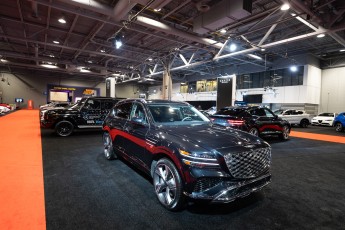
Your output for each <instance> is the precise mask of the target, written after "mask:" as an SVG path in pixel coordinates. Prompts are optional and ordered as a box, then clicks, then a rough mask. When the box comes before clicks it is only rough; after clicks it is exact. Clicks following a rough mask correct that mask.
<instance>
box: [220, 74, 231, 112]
mask: <svg viewBox="0 0 345 230" xmlns="http://www.w3.org/2000/svg"><path fill="white" fill-rule="evenodd" d="M235 91H236V75H231V76H226V77H219V78H217V110H219V109H221V108H223V107H226V106H233V105H234V102H235Z"/></svg>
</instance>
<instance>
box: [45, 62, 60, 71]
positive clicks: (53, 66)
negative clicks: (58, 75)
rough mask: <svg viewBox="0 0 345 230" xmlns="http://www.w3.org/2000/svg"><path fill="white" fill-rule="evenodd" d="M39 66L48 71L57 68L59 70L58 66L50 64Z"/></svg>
mask: <svg viewBox="0 0 345 230" xmlns="http://www.w3.org/2000/svg"><path fill="white" fill-rule="evenodd" d="M41 66H42V67H44V68H48V69H57V68H59V67H58V66H56V65H54V64H53V63H51V62H48V63H43V64H41Z"/></svg>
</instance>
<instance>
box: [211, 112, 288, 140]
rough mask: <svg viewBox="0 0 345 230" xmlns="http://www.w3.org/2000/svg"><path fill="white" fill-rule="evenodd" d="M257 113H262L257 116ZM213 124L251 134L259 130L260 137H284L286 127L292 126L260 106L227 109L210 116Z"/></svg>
mask: <svg viewBox="0 0 345 230" xmlns="http://www.w3.org/2000/svg"><path fill="white" fill-rule="evenodd" d="M255 112H257V113H260V114H258V115H255ZM210 119H211V120H212V122H213V123H215V124H219V125H222V126H226V127H231V128H234V129H240V130H243V131H246V132H249V131H250V130H251V129H252V128H255V129H257V130H258V132H259V133H258V135H259V136H265V135H274V134H276V135H282V134H283V132H284V129H283V128H284V126H286V127H288V129H289V132H290V130H291V125H290V123H289V122H288V121H286V120H283V119H281V118H279V117H278V116H277V115H275V114H274V113H273V112H272V111H271V110H270V109H268V108H263V107H258V106H248V107H247V106H246V107H225V108H222V109H221V110H220V111H218V112H217V113H215V114H214V115H210Z"/></svg>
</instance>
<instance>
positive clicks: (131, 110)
mask: <svg viewBox="0 0 345 230" xmlns="http://www.w3.org/2000/svg"><path fill="white" fill-rule="evenodd" d="M103 130H104V133H103V143H104V155H105V157H106V158H107V159H108V160H111V159H114V158H117V157H118V156H121V157H122V158H124V159H126V160H128V161H129V162H131V163H132V164H133V165H134V166H136V167H137V168H139V169H140V170H142V171H144V172H145V173H147V174H148V175H150V176H151V177H152V178H153V185H154V191H155V193H156V195H157V198H158V200H159V202H160V203H161V204H162V205H163V206H164V207H165V208H167V209H169V210H177V209H179V208H181V207H183V205H184V203H185V201H186V198H188V197H189V198H194V199H203V200H208V201H211V202H223V203H224V202H231V201H233V200H235V199H236V198H238V197H244V196H247V195H249V194H250V193H252V192H254V191H257V190H260V189H261V188H263V187H264V186H266V185H267V184H269V183H270V180H271V174H270V171H269V169H270V163H271V147H270V145H269V144H268V143H267V142H265V141H263V140H262V139H260V138H259V137H256V136H253V135H250V134H249V133H246V132H242V131H240V130H236V129H227V128H225V127H223V126H220V125H216V124H212V123H211V122H210V120H209V119H208V118H207V117H206V116H205V115H203V114H202V113H201V112H200V111H198V110H197V109H196V108H194V107H193V106H191V105H189V104H188V103H185V102H173V101H165V100H152V101H146V100H143V99H127V100H123V101H120V102H118V103H117V104H116V105H115V107H114V108H113V109H112V110H111V111H110V113H109V114H108V116H107V117H106V119H105V120H104V124H103Z"/></svg>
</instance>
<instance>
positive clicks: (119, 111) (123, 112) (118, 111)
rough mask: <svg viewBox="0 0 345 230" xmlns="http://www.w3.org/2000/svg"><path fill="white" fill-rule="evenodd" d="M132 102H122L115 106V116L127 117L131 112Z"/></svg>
mask: <svg viewBox="0 0 345 230" xmlns="http://www.w3.org/2000/svg"><path fill="white" fill-rule="evenodd" d="M131 109H132V103H123V104H121V105H118V106H116V107H115V111H114V113H115V116H117V117H121V118H124V119H129V116H130V114H131Z"/></svg>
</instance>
